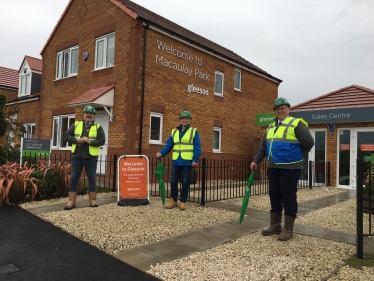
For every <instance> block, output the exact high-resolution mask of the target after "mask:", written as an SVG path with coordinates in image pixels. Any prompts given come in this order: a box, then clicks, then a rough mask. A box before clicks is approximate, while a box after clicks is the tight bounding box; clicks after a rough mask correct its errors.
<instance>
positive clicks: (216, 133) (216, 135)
mask: <svg viewBox="0 0 374 281" xmlns="http://www.w3.org/2000/svg"><path fill="white" fill-rule="evenodd" d="M221 133H222V128H219V127H214V129H213V152H221Z"/></svg>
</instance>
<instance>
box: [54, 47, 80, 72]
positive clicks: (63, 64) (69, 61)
mask: <svg viewBox="0 0 374 281" xmlns="http://www.w3.org/2000/svg"><path fill="white" fill-rule="evenodd" d="M78 53H79V47H78V46H74V47H71V48H69V49H65V50H62V51H60V52H57V59H56V79H63V78H67V77H70V76H75V75H77V74H78Z"/></svg>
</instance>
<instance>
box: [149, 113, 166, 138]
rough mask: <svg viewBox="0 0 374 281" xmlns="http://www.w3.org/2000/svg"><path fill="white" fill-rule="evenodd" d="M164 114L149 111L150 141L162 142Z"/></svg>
mask: <svg viewBox="0 0 374 281" xmlns="http://www.w3.org/2000/svg"><path fill="white" fill-rule="evenodd" d="M163 118H164V115H163V114H160V113H152V112H151V125H150V133H149V142H150V143H161V142H162V123H163Z"/></svg>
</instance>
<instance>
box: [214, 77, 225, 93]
mask: <svg viewBox="0 0 374 281" xmlns="http://www.w3.org/2000/svg"><path fill="white" fill-rule="evenodd" d="M214 94H215V95H216V96H221V97H222V96H223V73H222V72H220V71H216V75H215V80H214Z"/></svg>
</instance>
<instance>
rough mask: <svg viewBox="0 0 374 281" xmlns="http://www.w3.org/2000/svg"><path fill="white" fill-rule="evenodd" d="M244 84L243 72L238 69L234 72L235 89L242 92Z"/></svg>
mask: <svg viewBox="0 0 374 281" xmlns="http://www.w3.org/2000/svg"><path fill="white" fill-rule="evenodd" d="M241 84H242V72H241V71H240V70H238V69H235V72H234V89H235V90H238V91H240V90H241Z"/></svg>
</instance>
